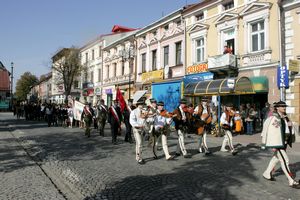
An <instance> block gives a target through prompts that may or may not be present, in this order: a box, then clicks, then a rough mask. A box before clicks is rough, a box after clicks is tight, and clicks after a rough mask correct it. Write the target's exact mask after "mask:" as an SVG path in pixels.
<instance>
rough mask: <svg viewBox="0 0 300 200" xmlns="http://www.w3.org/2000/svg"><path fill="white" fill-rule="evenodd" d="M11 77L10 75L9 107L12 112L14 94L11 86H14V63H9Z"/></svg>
mask: <svg viewBox="0 0 300 200" xmlns="http://www.w3.org/2000/svg"><path fill="white" fill-rule="evenodd" d="M10 65H11V71H10V73H11V75H10V85H11V86H10V98H11V99H10V105H11V110H13V102H14V94H13V84H14V63H13V62H11V63H10Z"/></svg>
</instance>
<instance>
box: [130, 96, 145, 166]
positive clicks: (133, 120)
mask: <svg viewBox="0 0 300 200" xmlns="http://www.w3.org/2000/svg"><path fill="white" fill-rule="evenodd" d="M136 105H137V108H136V109H134V110H133V111H132V112H131V113H130V119H129V122H130V124H131V126H132V129H133V135H134V138H135V151H136V157H135V159H136V161H137V162H138V163H139V164H141V165H142V164H145V160H144V159H143V158H142V145H143V143H142V141H143V139H142V138H143V128H144V123H145V118H144V116H143V113H142V112H143V111H142V109H143V106H144V105H145V103H144V101H143V100H138V102H137V103H136Z"/></svg>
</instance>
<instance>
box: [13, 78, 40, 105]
mask: <svg viewBox="0 0 300 200" xmlns="http://www.w3.org/2000/svg"><path fill="white" fill-rule="evenodd" d="M37 83H38V78H37V77H36V76H35V75H33V74H31V73H30V72H25V73H24V74H23V75H22V76H21V78H20V79H19V80H18V81H17V85H16V97H17V99H18V100H26V98H27V94H28V93H29V92H30V88H31V87H32V86H34V85H35V84H37Z"/></svg>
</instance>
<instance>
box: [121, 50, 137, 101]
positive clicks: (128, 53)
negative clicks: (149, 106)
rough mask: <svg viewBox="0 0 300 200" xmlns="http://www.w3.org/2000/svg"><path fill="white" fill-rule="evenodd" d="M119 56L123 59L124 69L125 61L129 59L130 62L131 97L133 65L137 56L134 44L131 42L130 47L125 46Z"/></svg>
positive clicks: (129, 81) (129, 86) (129, 83)
mask: <svg viewBox="0 0 300 200" xmlns="http://www.w3.org/2000/svg"><path fill="white" fill-rule="evenodd" d="M119 56H120V57H121V59H122V68H123V69H124V65H125V61H128V64H129V73H128V98H129V99H130V97H131V94H130V90H131V71H132V70H131V68H132V65H133V60H134V56H135V51H134V46H133V45H132V44H131V45H130V46H129V47H128V48H124V49H122V50H121V51H119Z"/></svg>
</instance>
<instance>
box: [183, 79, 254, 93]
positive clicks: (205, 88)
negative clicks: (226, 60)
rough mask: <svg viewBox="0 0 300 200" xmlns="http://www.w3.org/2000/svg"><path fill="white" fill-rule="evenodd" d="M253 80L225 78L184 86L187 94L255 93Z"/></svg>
mask: <svg viewBox="0 0 300 200" xmlns="http://www.w3.org/2000/svg"><path fill="white" fill-rule="evenodd" d="M254 93H255V92H254V90H253V87H252V82H251V81H250V79H249V78H248V77H240V78H237V77H235V78H225V79H217V80H208V81H199V82H192V83H188V84H187V85H186V86H185V88H184V95H185V96H203V95H228V94H230V95H240V94H254Z"/></svg>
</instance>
